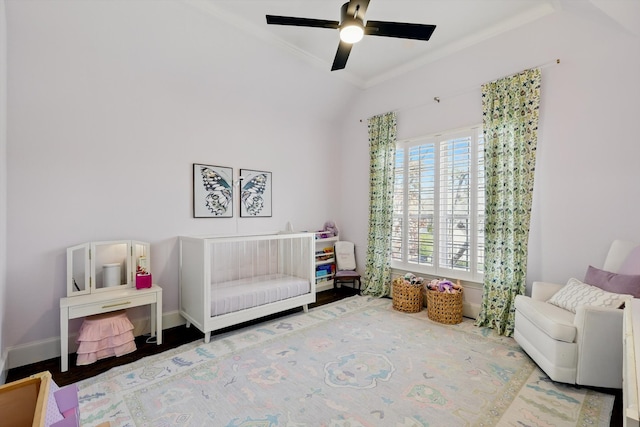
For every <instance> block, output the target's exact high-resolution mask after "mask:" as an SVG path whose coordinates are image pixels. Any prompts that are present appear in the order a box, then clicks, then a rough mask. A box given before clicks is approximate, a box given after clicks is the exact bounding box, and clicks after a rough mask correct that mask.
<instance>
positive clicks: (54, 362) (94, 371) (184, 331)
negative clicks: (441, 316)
mask: <svg viewBox="0 0 640 427" xmlns="http://www.w3.org/2000/svg"><path fill="white" fill-rule="evenodd" d="M355 294H357V291H354V290H353V289H351V288H349V287H345V286H343V287H340V288H337V289H332V290H328V291H323V292H319V293H318V294H317V297H316V302H315V304H312V305H310V307H317V306H320V305H324V304H328V303H330V302H334V301H338V300H341V299H343V298H346V297H350V296H352V295H355ZM297 311H302V308H299V309H295V310H289V311H285V312H282V313H280V314H276V315H272V316H268V317H266V318H262V319H260V320H259V321H254V322H248V323H245V324H243V325H238V326H234V327H231V328H226V329H222V330H221V331H219V333H222V332H227V331H230V330H233V329H238V328H240V327H243V326H247V325H249V324H252V323H258V322H263V321H265V320H269V319H274V318H277V317H279V316H283V315H286V314H291V313H295V312H297ZM203 337H204V334H203V333H202V332H200V331H199V330H197V329H196V328H194V327H191V328H187V327H185V326H184V325H183V326H178V327H175V328H170V329H165V330H164V332H163V335H162V344H161V345H156V344H155V343H147V342H146V339H147V337H145V336H140V337H136V347H137V350H136V351H134V352H133V353H129V354H126V355H124V356H120V357H110V358H108V359H102V360H99V361H97V362H96V363H93V364H91V365H85V366H76V354H75V353H73V354H70V355H69V370H68V371H67V372H60V358H59V357H56V358H54V359H49V360H43V361H41V362H38V363H32V364H30V365H25V366H20V367H18V368H14V369H10V370H9V372H8V373H7V380H6V382H11V381H15V380H19V379H21V378H26V377H28V376H30V375H33V374H36V373H38V372H43V371H49V372H51V376H52V377H53V380H54V381H55V383H56V384H57V385H59V386H61V387H62V386H65V385H68V384H73V383H75V382H78V381H81V380H84V379H86V378H91V377H93V376H95V375H98V374H101V373H103V372H106V371H108V370H109V369H111V368H113V367H116V366H121V365H126V364H127V363H131V362H134V361H136V360H138V359H142V358H143V357H146V356H151V355H153V354H157V353H161V352H163V351H166V350H169V349H172V348H175V347H178V346H181V345H183V344H187V343H190V342H193V341H197V340H202V339H203ZM211 339H212V340H213V339H215V334H213V336H212V337H211Z"/></svg>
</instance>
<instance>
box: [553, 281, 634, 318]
mask: <svg viewBox="0 0 640 427" xmlns="http://www.w3.org/2000/svg"><path fill="white" fill-rule="evenodd" d="M630 298H633V296H632V295H626V294H616V293H612V292H607V291H604V290H602V289H600V288H598V287H596V286H591V285H587V284H586V283H582V282H581V281H579V280H578V279H574V278H571V279H569V281H568V282H567V284H566V286H564V287H563V288H562V289H560V290H559V291H558V292H556V293H555V294H554V295H553V296H552V297H551V298H550V299H549V301H547V302H548V303H549V304H553V305H555V306H557V307H560V308H564V309H565V310H569V311H571V312H572V313H575V312H576V308H577V307H578V306H579V305H590V306H596V307H610V308H618V307H620V306H622V304H624V302H625V301H626V300H628V299H630Z"/></svg>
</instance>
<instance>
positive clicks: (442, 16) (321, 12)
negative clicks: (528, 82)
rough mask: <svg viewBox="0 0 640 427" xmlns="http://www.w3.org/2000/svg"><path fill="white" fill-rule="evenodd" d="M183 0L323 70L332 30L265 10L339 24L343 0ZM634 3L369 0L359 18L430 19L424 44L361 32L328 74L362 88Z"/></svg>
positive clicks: (333, 43) (330, 53)
mask: <svg viewBox="0 0 640 427" xmlns="http://www.w3.org/2000/svg"><path fill="white" fill-rule="evenodd" d="M184 1H185V3H188V4H190V5H192V6H194V7H197V8H199V9H200V10H203V11H206V12H208V13H210V14H212V15H215V16H216V17H218V18H220V19H223V20H225V21H226V22H228V23H231V24H232V25H235V26H236V27H238V28H240V29H242V30H244V31H248V32H250V33H253V34H254V35H255V36H257V37H259V38H261V39H262V40H264V41H266V42H269V43H272V44H275V45H278V46H279V47H281V48H284V49H286V50H288V51H289V52H290V53H292V54H295V55H297V56H299V57H300V58H302V59H304V60H306V61H308V62H310V63H312V64H314V65H315V66H317V67H320V68H322V69H325V70H327V72H330V71H329V70H330V69H331V64H332V62H333V59H334V56H335V54H336V49H337V46H338V42H339V36H338V31H337V30H333V29H324V28H308V27H294V26H281V25H267V23H266V19H265V15H267V14H269V15H281V16H294V17H302V18H315V19H327V20H335V21H339V20H340V7H341V5H342V4H343V3H344V2H346V1H347V0H184ZM638 4H640V2H638V1H637V0H371V2H370V4H369V7H368V9H367V12H366V16H365V21H366V20H367V19H371V20H378V21H395V22H409V23H417V24H434V25H436V30H435V31H434V33H433V35H432V37H431V39H430V40H429V41H417V40H405V39H396V38H388V37H376V36H365V38H364V39H363V40H362V41H361V42H359V43H357V44H356V45H354V47H353V49H352V51H351V54H350V56H349V60H348V62H347V66H346V68H345V69H344V70H338V71H333V72H332V73H335V74H336V76H337V77H339V78H343V79H345V80H347V81H349V82H350V83H352V84H354V85H356V86H359V87H362V88H366V87H370V86H374V85H376V84H378V83H380V82H382V81H385V80H387V79H389V78H393V77H397V76H399V75H401V74H403V73H405V72H407V71H410V70H412V69H415V68H417V67H420V66H422V65H424V64H427V63H429V62H432V61H435V60H437V59H440V58H442V57H445V56H447V55H450V54H452V53H455V52H457V51H459V50H461V49H464V48H467V47H470V46H473V45H474V44H477V43H480V42H482V41H483V40H486V39H488V38H491V37H493V36H496V35H499V34H501V33H504V32H507V31H510V30H513V29H515V28H518V27H520V26H523V25H526V24H528V23H530V22H532V21H535V20H537V19H540V18H542V17H544V16H547V15H550V14H553V13H556V12H560V11H563V10H570V11H571V10H572V11H574V12H575V11H576V10H578V12H585V11H586V12H587V13H591V14H593V12H594V11H595V13H596V14H599V15H602V16H603V17H604V18H605V19H609V20H611V19H612V18H613V20H614V21H616V23H617V24H620V25H621V26H629V25H630V23H629V22H624V20H625V19H628V16H629V14H628V13H625V11H627V10H629V7H631V9H632V10H631V11H632V12H633V14H635V13H637V12H638V7H637V5H638ZM611 5H618V7H615V6H614V7H613V8H612V7H611ZM620 5H621V6H620ZM629 5H630V6H629ZM607 9H608V10H607ZM616 15H617V16H616ZM630 22H631V23H633V21H630Z"/></svg>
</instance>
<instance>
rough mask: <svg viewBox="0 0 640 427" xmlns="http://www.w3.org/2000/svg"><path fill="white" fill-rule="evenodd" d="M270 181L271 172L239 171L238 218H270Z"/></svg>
mask: <svg viewBox="0 0 640 427" xmlns="http://www.w3.org/2000/svg"><path fill="white" fill-rule="evenodd" d="M271 181H272V175H271V172H265V171H258V170H253V169H240V191H239V192H240V217H242V218H265V217H271V215H272V207H271V202H272V195H271Z"/></svg>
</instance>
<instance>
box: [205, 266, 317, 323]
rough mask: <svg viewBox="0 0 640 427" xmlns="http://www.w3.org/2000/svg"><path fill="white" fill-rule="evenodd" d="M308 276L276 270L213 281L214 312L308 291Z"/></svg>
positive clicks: (262, 302)
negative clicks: (257, 275) (260, 274)
mask: <svg viewBox="0 0 640 427" xmlns="http://www.w3.org/2000/svg"><path fill="white" fill-rule="evenodd" d="M310 291H311V285H310V283H309V280H305V279H301V278H300V277H293V276H287V275H283V274H273V275H268V276H259V277H252V278H248V279H241V280H233V281H230V282H222V283H215V284H212V285H211V316H212V317H213V316H220V315H222V314H226V313H232V312H234V311H239V310H246V309H248V308H251V307H257V306H260V305H264V304H269V303H272V302H275V301H280V300H284V299H287V298H293V297H296V296H299V295H304V294H308V293H309V292H310Z"/></svg>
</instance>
